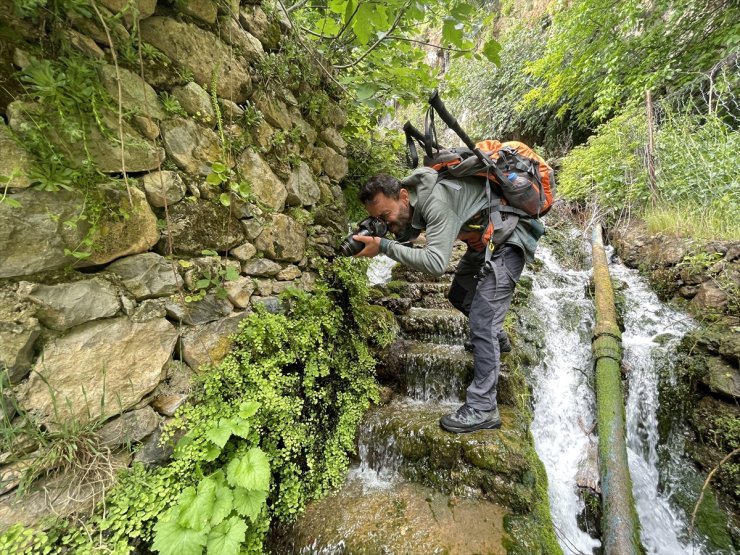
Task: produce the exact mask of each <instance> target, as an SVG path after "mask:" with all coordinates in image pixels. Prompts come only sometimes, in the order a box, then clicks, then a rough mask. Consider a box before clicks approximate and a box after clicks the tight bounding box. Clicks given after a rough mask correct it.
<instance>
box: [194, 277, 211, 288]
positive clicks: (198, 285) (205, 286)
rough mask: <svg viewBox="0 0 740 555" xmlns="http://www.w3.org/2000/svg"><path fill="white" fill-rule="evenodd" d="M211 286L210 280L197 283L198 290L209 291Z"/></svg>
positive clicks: (200, 280) (201, 280)
mask: <svg viewBox="0 0 740 555" xmlns="http://www.w3.org/2000/svg"><path fill="white" fill-rule="evenodd" d="M210 285H211V280H210V279H199V280H198V281H196V282H195V288H196V289H208V287H209V286H210Z"/></svg>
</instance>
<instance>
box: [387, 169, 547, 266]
mask: <svg viewBox="0 0 740 555" xmlns="http://www.w3.org/2000/svg"><path fill="white" fill-rule="evenodd" d="M401 186H402V187H404V188H405V189H407V190H408V191H409V195H410V203H411V206H412V207H413V209H414V212H413V217H412V220H411V225H412V226H413V227H414V228H415V229H419V230H421V229H423V230H426V246H424V248H422V249H416V248H412V247H409V246H406V245H402V244H401V243H399V242H398V241H392V240H390V239H386V238H382V239H381V240H380V251H381V252H382V253H384V254H386V255H388V256H389V257H390V258H392V259H393V260H395V261H397V262H400V263H401V264H403V265H405V266H408V267H409V268H412V269H414V270H418V271H421V272H425V273H428V274H432V275H435V276H440V275H442V274H444V272H445V269H446V268H447V264H448V262H449V261H450V256H451V255H452V246H453V244H454V242H455V239H456V238H457V236H458V234H459V233H460V230H461V229H462V227H463V226H464V225H465V222H467V221H468V220H470V219H471V218H472V217H473V216H475V215H476V214H477V213H479V212H480V211H481V210H483V209H484V208H486V206H487V205H488V201H487V199H486V191H485V188H484V187H481V183H480V180H478V179H475V178H469V177H468V178H456V179H450V180H447V179H443V180H441V181H439V182H437V172H436V171H435V170H433V169H432V168H420V169H417V170H415V171H414V172H413V173H412V174H411V175H409V176H408V177H407V178H406V179H404V180H403V181H401ZM544 230H545V226H544V225H543V224H542V222H540V221H539V220H537V219H534V218H528V217H520V218H519V222H518V224H517V226H516V228H515V229H514V231H513V233H512V234H511V236H510V237H509V238H508V239H507V240H506V243H508V244H513V245H517V246H518V247H520V248H521V249H522V250H523V251H524V256H525V258H526V260H527V261H528V262H531V261H533V260H534V251H535V249H536V248H537V241H538V240H539V238H540V237H541V236H542V234H543V233H544Z"/></svg>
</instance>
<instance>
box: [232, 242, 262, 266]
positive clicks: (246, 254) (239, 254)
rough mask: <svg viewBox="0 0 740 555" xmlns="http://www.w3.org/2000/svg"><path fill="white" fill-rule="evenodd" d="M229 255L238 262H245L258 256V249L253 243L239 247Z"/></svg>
mask: <svg viewBox="0 0 740 555" xmlns="http://www.w3.org/2000/svg"><path fill="white" fill-rule="evenodd" d="M229 253H230V254H231V256H233V257H234V258H236V259H237V260H240V261H241V262H244V261H245V260H249V259H250V258H252V257H253V256H254V255H255V254H257V248H256V247H255V246H254V245H253V244H252V243H244V244H243V245H239V246H238V247H235V248H233V249H231V250H230V251H229Z"/></svg>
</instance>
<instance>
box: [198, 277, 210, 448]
mask: <svg viewBox="0 0 740 555" xmlns="http://www.w3.org/2000/svg"><path fill="white" fill-rule="evenodd" d="M210 285H211V280H210V279H199V280H198V281H196V282H195V288H196V289H208V287H210ZM214 443H215V442H214Z"/></svg>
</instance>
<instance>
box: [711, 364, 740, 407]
mask: <svg viewBox="0 0 740 555" xmlns="http://www.w3.org/2000/svg"><path fill="white" fill-rule="evenodd" d="M707 370H708V376H707V380H706V384H707V385H708V386H709V389H711V390H712V391H715V392H718V393H721V394H723V395H727V396H729V397H735V398H740V372H738V370H737V368H735V367H733V366H732V365H730V364H728V363H727V362H725V361H724V360H723V359H721V358H719V357H708V358H707Z"/></svg>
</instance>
